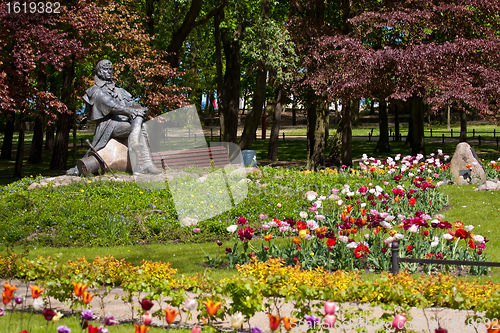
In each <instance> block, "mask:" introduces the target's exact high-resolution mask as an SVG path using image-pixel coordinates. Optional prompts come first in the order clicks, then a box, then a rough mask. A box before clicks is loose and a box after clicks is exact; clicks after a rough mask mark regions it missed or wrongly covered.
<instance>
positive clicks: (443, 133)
mask: <svg viewBox="0 0 500 333" xmlns="http://www.w3.org/2000/svg"><path fill="white" fill-rule="evenodd" d="M443 143H444V133H443Z"/></svg>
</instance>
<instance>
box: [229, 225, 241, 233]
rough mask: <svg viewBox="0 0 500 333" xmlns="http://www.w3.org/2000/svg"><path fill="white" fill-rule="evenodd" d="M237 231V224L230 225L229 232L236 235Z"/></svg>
mask: <svg viewBox="0 0 500 333" xmlns="http://www.w3.org/2000/svg"><path fill="white" fill-rule="evenodd" d="M236 229H238V226H237V225H236V224H232V225H230V226H229V227H227V229H226V230H227V231H228V232H230V233H232V234H234V232H235V231H236Z"/></svg>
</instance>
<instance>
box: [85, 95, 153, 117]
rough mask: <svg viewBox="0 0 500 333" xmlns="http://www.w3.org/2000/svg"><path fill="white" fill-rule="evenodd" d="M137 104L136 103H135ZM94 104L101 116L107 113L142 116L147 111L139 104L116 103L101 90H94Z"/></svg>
mask: <svg viewBox="0 0 500 333" xmlns="http://www.w3.org/2000/svg"><path fill="white" fill-rule="evenodd" d="M136 104H137V103H136ZM94 105H95V106H96V107H97V108H98V109H99V110H101V112H102V113H103V116H107V115H108V114H113V115H124V116H127V117H130V118H135V117H138V116H139V117H144V115H145V114H146V113H147V108H145V107H142V106H141V105H139V104H137V105H133V106H126V105H121V104H119V103H117V102H116V101H115V100H114V99H113V97H111V96H110V95H108V94H106V93H105V92H103V91H99V92H96V95H95V101H94Z"/></svg>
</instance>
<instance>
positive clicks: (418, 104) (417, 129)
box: [410, 96, 427, 156]
mask: <svg viewBox="0 0 500 333" xmlns="http://www.w3.org/2000/svg"><path fill="white" fill-rule="evenodd" d="M410 107H411V109H410V118H411V122H412V125H411V127H412V133H411V134H412V135H411V138H410V146H411V154H412V155H413V156H416V155H417V154H422V155H424V156H425V137H424V116H425V109H426V108H427V104H426V103H425V102H424V100H423V99H422V97H419V96H413V97H412V98H411V102H410Z"/></svg>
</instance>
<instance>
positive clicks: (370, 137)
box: [368, 133, 372, 141]
mask: <svg viewBox="0 0 500 333" xmlns="http://www.w3.org/2000/svg"><path fill="white" fill-rule="evenodd" d="M368 141H372V134H371V133H368Z"/></svg>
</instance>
